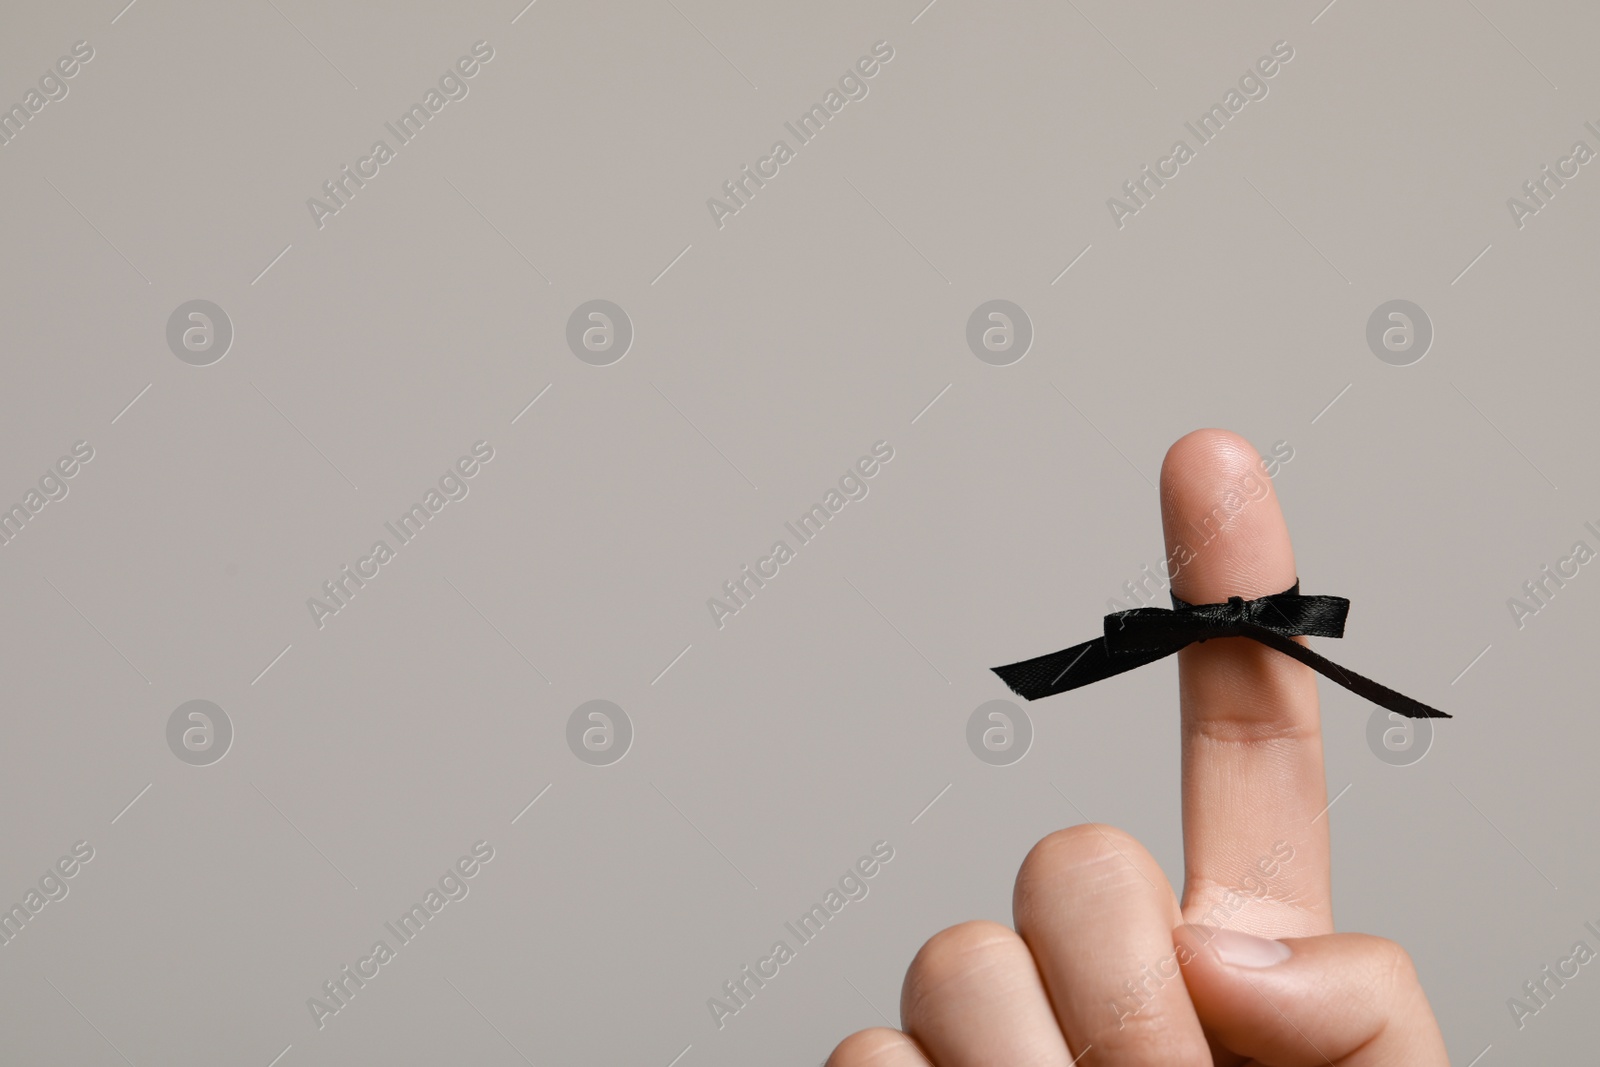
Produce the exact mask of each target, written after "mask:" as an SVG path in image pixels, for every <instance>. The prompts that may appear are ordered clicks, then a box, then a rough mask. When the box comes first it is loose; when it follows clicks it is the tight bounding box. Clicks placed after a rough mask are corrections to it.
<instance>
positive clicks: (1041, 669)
mask: <svg viewBox="0 0 1600 1067" xmlns="http://www.w3.org/2000/svg"><path fill="white" fill-rule="evenodd" d="M1192 640H1193V638H1187V639H1184V640H1182V641H1178V642H1175V643H1173V644H1170V645H1165V646H1161V647H1156V648H1130V649H1126V650H1118V651H1116V652H1112V651H1111V650H1110V649H1108V648H1107V647H1106V639H1105V638H1104V637H1097V638H1095V639H1094V640H1093V641H1085V642H1083V643H1082V644H1081V645H1073V646H1072V647H1071V648H1063V649H1062V650H1061V651H1059V652H1051V653H1049V654H1048V655H1044V656H1036V657H1034V658H1033V659H1025V660H1020V661H1018V662H1016V663H1008V664H1006V665H1005V666H1004V667H991V668H990V670H992V671H994V673H996V674H998V675H999V676H1000V680H1001V681H1002V682H1004V683H1006V685H1007V686H1009V687H1010V688H1011V691H1012V692H1013V693H1015V694H1017V696H1019V697H1022V698H1023V699H1024V700H1038V699H1040V698H1041V697H1048V696H1055V695H1056V694H1057V693H1065V692H1066V691H1067V690H1069V689H1077V688H1078V687H1079V686H1084V685H1090V684H1092V683H1094V682H1098V681H1101V680H1102V679H1105V678H1110V677H1112V676H1114V675H1118V674H1122V673H1123V672H1124V671H1131V670H1134V669H1135V668H1138V667H1143V666H1144V665H1145V664H1147V663H1154V662H1155V661H1156V660H1158V659H1164V658H1166V657H1167V656H1170V655H1172V654H1173V653H1174V652H1176V651H1178V649H1180V648H1182V647H1183V646H1184V645H1187V644H1189V643H1190V641H1192ZM1296 647H1298V646H1296Z"/></svg>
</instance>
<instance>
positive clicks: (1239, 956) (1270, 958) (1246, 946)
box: [1199, 926, 1291, 969]
mask: <svg viewBox="0 0 1600 1067" xmlns="http://www.w3.org/2000/svg"><path fill="white" fill-rule="evenodd" d="M1199 929H1200V930H1202V931H1204V934H1205V941H1206V943H1207V944H1209V945H1210V946H1211V947H1212V948H1213V949H1215V950H1216V953H1217V958H1218V959H1219V960H1221V961H1222V962H1223V963H1226V964H1228V965H1229V966H1230V967H1250V968H1253V969H1259V968H1262V967H1272V966H1276V965H1277V964H1280V963H1282V962H1283V961H1284V960H1286V959H1288V958H1289V956H1290V955H1291V952H1290V949H1289V946H1288V945H1285V944H1284V943H1283V942H1282V941H1272V940H1269V939H1268V938H1265V937H1256V936H1255V935H1253V934H1243V933H1240V932H1239V931H1238V930H1222V929H1219V928H1217V927H1211V926H1202V927H1199Z"/></svg>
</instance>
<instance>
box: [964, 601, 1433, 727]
mask: <svg viewBox="0 0 1600 1067" xmlns="http://www.w3.org/2000/svg"><path fill="white" fill-rule="evenodd" d="M1172 604H1173V606H1172V608H1171V609H1167V608H1134V609H1132V610H1131V611H1114V612H1112V613H1111V614H1110V615H1107V616H1106V618H1105V636H1103V637H1097V638H1095V639H1094V640H1093V641H1085V642H1084V643H1083V644H1081V645H1073V646H1072V647H1071V648H1064V649H1062V650H1061V651H1060V652H1052V653H1050V654H1049V655H1047V656H1039V657H1037V658H1035V659H1025V660H1022V661H1021V662H1018V663H1009V664H1007V665H1006V666H1004V667H994V668H992V669H993V671H994V673H996V674H998V675H999V676H1000V680H1001V681H1003V682H1005V683H1006V685H1008V686H1010V687H1011V691H1012V692H1014V693H1016V694H1017V695H1018V696H1019V697H1022V698H1024V699H1025V700H1038V699H1039V698H1040V697H1047V696H1054V695H1055V694H1057V693H1064V692H1066V691H1067V690H1068V689H1076V688H1078V687H1079V686H1083V685H1088V684H1090V683H1091V682H1098V681H1100V680H1101V679H1102V678H1110V677H1111V676H1112V675H1115V674H1121V673H1122V672H1123V671H1131V670H1133V669H1134V668H1135V667H1143V666H1144V665H1145V664H1146V663H1154V662H1155V661H1156V660H1158V659H1162V658H1164V657H1166V656H1170V655H1172V654H1173V653H1174V652H1177V651H1178V650H1179V649H1181V648H1183V647H1184V646H1186V645H1190V644H1193V643H1194V642H1196V641H1207V640H1210V639H1211V638H1213V637H1248V638H1250V639H1251V640H1252V641H1259V642H1261V643H1262V644H1263V645H1266V646H1267V647H1268V648H1275V649H1277V650H1278V651H1279V652H1282V653H1283V654H1284V655H1286V656H1292V657H1294V658H1295V659H1297V660H1299V661H1300V662H1301V663H1304V664H1305V665H1306V666H1308V667H1310V668H1311V669H1312V670H1315V671H1317V672H1318V673H1319V674H1321V675H1323V676H1324V677H1326V678H1330V679H1332V680H1333V681H1335V682H1338V683H1339V684H1340V685H1342V686H1344V687H1345V688H1346V689H1348V690H1350V691H1351V692H1352V693H1355V694H1356V695H1357V696H1362V697H1366V698H1367V699H1368V700H1370V701H1372V702H1373V703H1374V704H1377V705H1380V706H1381V707H1385V708H1388V709H1389V710H1390V711H1394V712H1398V713H1399V714H1401V715H1404V716H1406V717H1407V718H1411V719H1448V718H1450V716H1449V715H1447V714H1445V713H1444V712H1442V711H1440V710H1438V709H1437V708H1430V707H1429V706H1428V705H1426V704H1424V703H1422V702H1421V701H1417V700H1412V699H1411V698H1410V697H1408V696H1406V695H1405V694H1404V693H1397V692H1395V691H1394V690H1393V689H1390V688H1389V687H1388V686H1385V685H1379V684H1378V683H1377V682H1374V681H1373V680H1372V679H1371V678H1365V677H1363V676H1361V675H1359V674H1357V673H1356V672H1355V671H1347V670H1345V669H1344V668H1343V667H1341V666H1339V665H1338V664H1337V663H1335V662H1333V661H1332V660H1331V659H1328V658H1327V657H1325V656H1319V655H1318V654H1317V653H1315V652H1313V651H1311V650H1310V649H1309V648H1306V647H1305V646H1304V645H1302V644H1300V643H1299V642H1298V641H1293V640H1290V639H1291V638H1293V637H1299V636H1311V637H1343V636H1344V619H1345V615H1346V614H1348V613H1349V611H1350V601H1348V600H1346V599H1345V598H1344V597H1342V596H1301V595H1300V583H1299V582H1296V583H1295V584H1294V585H1292V586H1290V587H1289V588H1288V589H1286V590H1284V591H1283V592H1281V593H1274V594H1272V595H1271V596H1264V597H1258V598H1257V599H1255V600H1245V599H1244V598H1242V597H1236V596H1232V597H1229V598H1228V599H1227V600H1226V601H1225V602H1223V603H1220V604H1189V603H1186V602H1184V601H1182V600H1179V599H1178V598H1177V596H1173V598H1172Z"/></svg>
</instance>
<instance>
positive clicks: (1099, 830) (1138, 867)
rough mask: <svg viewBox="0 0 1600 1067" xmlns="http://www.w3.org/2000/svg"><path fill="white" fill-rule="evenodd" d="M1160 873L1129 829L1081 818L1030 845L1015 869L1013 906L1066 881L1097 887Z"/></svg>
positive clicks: (1023, 905) (1018, 908)
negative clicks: (1079, 820) (1082, 821)
mask: <svg viewBox="0 0 1600 1067" xmlns="http://www.w3.org/2000/svg"><path fill="white" fill-rule="evenodd" d="M1157 875H1159V877H1160V878H1161V879H1164V878H1165V877H1166V876H1165V875H1164V874H1162V873H1161V871H1160V867H1159V866H1158V865H1157V864H1156V862H1155V860H1154V859H1152V858H1151V856H1150V853H1149V852H1148V851H1146V849H1145V847H1144V846H1143V845H1141V844H1140V843H1139V842H1138V841H1137V840H1136V839H1135V838H1134V837H1133V836H1132V835H1131V834H1129V833H1127V832H1126V831H1124V830H1119V829H1117V828H1116V827H1115V826H1103V825H1101V824H1099V823H1083V824H1080V825H1078V826H1069V827H1067V828H1066V829H1064V830H1057V831H1055V832H1054V833H1052V834H1050V835H1048V836H1047V837H1045V838H1043V839H1042V840H1040V841H1039V843H1038V844H1036V845H1034V846H1033V848H1032V849H1031V850H1030V851H1029V852H1028V856H1027V858H1026V859H1024V860H1023V861H1022V867H1021V869H1020V870H1018V871H1017V883H1016V892H1015V897H1014V900H1013V909H1014V911H1015V912H1016V914H1017V915H1019V916H1020V915H1022V914H1023V912H1024V911H1026V910H1027V908H1028V907H1029V906H1030V905H1031V904H1032V903H1033V902H1034V901H1035V900H1036V899H1037V898H1038V897H1039V895H1040V894H1041V893H1048V892H1051V891H1052V890H1059V889H1060V887H1061V886H1063V885H1065V884H1067V883H1069V882H1083V881H1087V882H1089V883H1091V884H1092V885H1093V886H1094V887H1096V888H1097V889H1104V890H1116V889H1119V888H1123V887H1126V886H1131V885H1137V886H1140V887H1144V886H1145V885H1146V883H1147V882H1148V883H1150V884H1154V885H1159V884H1161V883H1160V881H1159V880H1158V879H1157V877H1156V876H1157Z"/></svg>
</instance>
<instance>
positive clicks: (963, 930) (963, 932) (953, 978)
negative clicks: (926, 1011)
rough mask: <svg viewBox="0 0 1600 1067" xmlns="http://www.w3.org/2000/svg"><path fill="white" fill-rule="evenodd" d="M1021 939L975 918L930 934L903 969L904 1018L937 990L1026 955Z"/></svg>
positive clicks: (1002, 966)
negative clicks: (904, 977) (904, 973)
mask: <svg viewBox="0 0 1600 1067" xmlns="http://www.w3.org/2000/svg"><path fill="white" fill-rule="evenodd" d="M1027 951H1028V950H1027V948H1026V947H1025V946H1024V945H1023V944H1022V940H1021V938H1019V937H1017V935H1016V933H1015V932H1014V931H1012V930H1011V929H1009V928H1008V927H1004V926H1001V925H1000V924H999V923H995V922H989V921H987V920H983V919H978V920H973V921H972V922H964V923H961V924H959V925H957V926H952V927H949V928H948V929H945V930H941V931H939V932H938V933H937V934H934V935H933V936H932V937H930V938H929V939H928V941H927V943H926V944H924V945H923V946H922V949H921V950H920V951H919V952H918V953H917V955H916V958H915V959H913V960H912V961H911V966H910V968H909V969H908V970H907V971H906V980H905V986H904V988H903V989H902V991H901V995H900V1014H901V1017H902V1018H903V1019H906V1020H910V1019H912V1018H914V1017H915V1016H916V1015H917V1014H918V1012H919V1010H920V1009H921V1008H922V1007H924V1006H925V1005H926V1004H927V1003H928V1000H929V998H930V997H932V996H935V995H937V994H938V993H939V991H940V990H942V989H944V988H945V987H947V986H949V985H951V984H952V983H957V982H961V981H965V980H970V979H971V978H973V977H975V976H980V975H983V974H984V973H986V972H991V971H993V970H994V969H996V968H1004V967H1007V966H1009V965H1011V964H1013V963H1015V962H1016V961H1017V960H1018V959H1019V958H1022V957H1026V956H1027Z"/></svg>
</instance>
